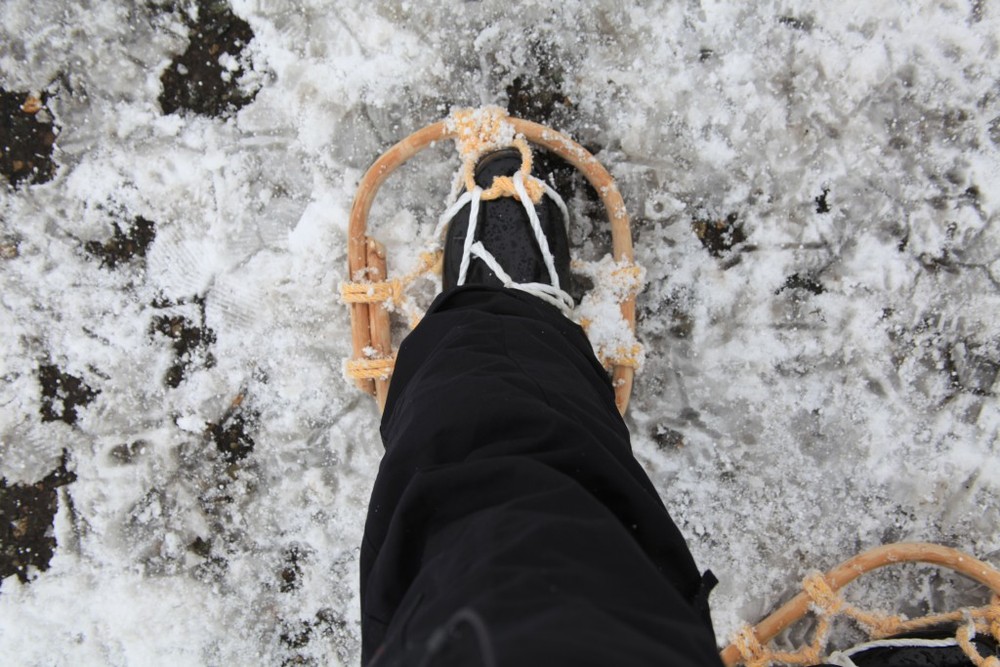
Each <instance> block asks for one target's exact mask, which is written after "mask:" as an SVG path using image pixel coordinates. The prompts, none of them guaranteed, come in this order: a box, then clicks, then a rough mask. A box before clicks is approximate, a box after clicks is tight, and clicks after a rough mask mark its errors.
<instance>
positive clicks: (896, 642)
mask: <svg viewBox="0 0 1000 667" xmlns="http://www.w3.org/2000/svg"><path fill="white" fill-rule="evenodd" d="M911 646H912V647H921V648H947V647H949V646H958V640H956V639H954V638H945V639H918V638H914V639H878V640H875V641H870V642H865V643H863V644H858V645H857V646H852V647H851V648H849V649H846V650H843V651H834V652H833V653H831V654H830V655H829V656H827V658H826V662H827V663H829V664H831V665H838V667H857V665H856V664H855V662H854V660H852V659H851V658H853V657H854V656H855V655H857V654H858V653H863V652H864V651H868V650H870V649H875V648H904V647H911Z"/></svg>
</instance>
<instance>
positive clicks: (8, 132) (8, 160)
mask: <svg viewBox="0 0 1000 667" xmlns="http://www.w3.org/2000/svg"><path fill="white" fill-rule="evenodd" d="M47 101H48V96H47V95H44V94H42V95H36V94H34V93H29V92H24V91H7V90H4V89H3V88H0V174H3V175H4V176H5V177H6V178H7V182H8V183H10V184H11V185H12V186H14V187H17V186H19V185H22V184H24V183H45V182H46V181H49V180H51V179H52V176H53V174H54V173H55V169H56V165H55V162H53V161H52V147H53V146H54V145H55V142H56V135H57V134H58V133H59V129H58V128H57V127H56V126H55V124H54V123H53V121H52V114H51V112H50V111H49V109H48V107H47V106H46V103H47Z"/></svg>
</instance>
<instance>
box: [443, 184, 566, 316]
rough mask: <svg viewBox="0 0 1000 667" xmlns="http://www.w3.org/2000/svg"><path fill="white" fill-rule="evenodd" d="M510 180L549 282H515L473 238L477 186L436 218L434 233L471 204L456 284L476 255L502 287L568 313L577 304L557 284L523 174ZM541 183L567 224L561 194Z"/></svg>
mask: <svg viewBox="0 0 1000 667" xmlns="http://www.w3.org/2000/svg"><path fill="white" fill-rule="evenodd" d="M513 180H514V189H515V191H516V192H517V195H518V198H519V199H520V201H521V205H522V206H524V211H525V213H527V214H528V221H529V222H530V224H531V230H532V232H533V233H534V235H535V241H536V243H538V248H539V250H541V253H542V261H543V262H544V263H545V268H546V269H547V270H548V273H549V282H548V283H541V282H527V283H519V282H516V281H515V280H514V279H513V278H511V277H510V274H509V273H507V271H506V270H504V268H503V267H502V266H501V265H500V262H498V261H497V259H496V257H494V256H493V253H491V252H490V251H489V250H487V249H486V247H485V246H484V245H483V243H482V241H476V240H475V237H476V226H477V224H478V222H479V204H480V202H481V200H482V195H483V188H481V187H480V186H478V185H477V186H476V187H475V188H473V189H472V190H471V191H466V192H465V193H464V194H463V195H462V196H461V197H459V198H458V200H457V201H456V202H455V203H454V204H453V205H452V206H451V207H449V208H448V210H447V211H445V212H444V213H443V214H442V215H441V218H440V219H439V220H438V229H437V234H440V233H441V231H442V230H443V229H444V227H445V226H446V225H447V224H448V223H449V222H451V220H452V218H454V217H455V215H457V214H458V212H459V211H460V210H461V209H462V207H464V206H465V205H466V204H469V203H471V205H472V206H471V208H470V210H469V228H468V231H467V232H466V235H465V245H464V246H463V248H462V261H461V262H460V264H459V268H458V280H457V281H456V282H455V284H456V285H464V284H465V279H466V275H467V273H468V271H469V263H470V262H471V261H472V258H473V257H478V258H479V259H480V260H482V261H483V262H484V263H485V264H486V266H488V267H489V269H490V270H491V271H492V272H493V273H494V274H495V275H496V277H497V279H498V280H499V281H500V282H501V284H503V286H504V287H506V288H508V289H516V290H521V291H522V292H527V293H528V294H531V295H533V296H536V297H538V298H539V299H541V300H543V301H545V302H546V303H549V304H552V305H553V306H555V307H556V308H558V309H559V310H560V311H562V313H563V315H566V316H569V314H570V312H571V311H572V310H573V308H574V307H575V305H576V304H575V303H574V301H573V297H571V296H570V295H569V293H567V292H566V291H565V290H563V289H562V288H561V287H560V284H559V274H558V273H557V272H556V266H555V258H554V257H553V256H552V251H551V250H550V249H549V241H548V239H547V238H546V237H545V234H544V233H543V232H542V224H541V222H540V221H539V219H538V213H537V212H536V211H535V206H534V204H533V203H532V201H531V197H529V196H528V192H527V190H526V189H525V187H524V174H523V173H522V172H520V171H518V172H517V173H516V174H514V179H513ZM542 185H543V187H544V188H545V194H547V195H548V196H549V197H550V198H551V199H552V201H554V202H555V203H556V206H558V207H559V210H560V212H561V213H562V216H563V222H564V223H565V224H568V221H569V212H568V210H567V209H566V203H565V202H564V201H563V199H562V197H560V196H559V193H558V192H556V191H555V190H554V189H552V188H551V187H550V186H549V184H548V183H545V182H544V181H542Z"/></svg>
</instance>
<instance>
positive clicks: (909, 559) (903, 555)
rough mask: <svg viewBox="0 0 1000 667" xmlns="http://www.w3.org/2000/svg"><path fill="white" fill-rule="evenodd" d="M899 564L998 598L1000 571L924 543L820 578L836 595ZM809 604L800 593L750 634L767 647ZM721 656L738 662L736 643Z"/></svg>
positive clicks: (864, 557) (892, 547) (874, 554)
mask: <svg viewBox="0 0 1000 667" xmlns="http://www.w3.org/2000/svg"><path fill="white" fill-rule="evenodd" d="M900 563H926V564H929V565H937V566H940V567H944V568H948V569H950V570H954V571H955V572H958V573H959V574H963V575H965V576H966V577H968V578H970V579H972V580H974V581H976V582H978V583H979V584H982V585H983V586H985V587H986V588H988V589H989V590H991V591H992V592H993V593H994V594H995V595H998V596H1000V571H997V570H996V569H995V568H994V567H993V566H991V565H989V564H988V563H984V562H983V561H981V560H979V559H978V558H975V557H973V556H970V555H969V554H967V553H964V552H962V551H959V550H958V549H952V548H950V547H945V546H941V545H939V544H930V543H926V542H902V543H897V544H886V545H883V546H880V547H875V548H874V549H871V550H869V551H865V552H864V553H861V554H858V555H857V556H854V557H853V558H851V559H849V560H846V561H844V562H843V563H841V564H840V565H838V566H837V567H835V568H833V569H832V570H830V571H829V572H827V573H826V574H825V575H823V578H824V579H825V580H826V583H827V584H828V585H829V586H830V589H831V590H833V591H839V590H840V589H841V588H843V587H844V586H846V585H847V584H849V583H851V582H852V581H854V580H855V579H857V578H858V577H860V576H861V575H863V574H865V573H867V572H871V571H872V570H877V569H878V568H881V567H885V566H886V565H898V564H900ZM811 604H812V600H811V599H810V597H809V595H808V594H807V593H806V592H805V591H802V592H800V593H799V594H798V595H796V596H795V597H793V598H792V599H791V600H789V601H788V602H786V603H785V604H783V605H782V606H781V607H779V608H778V609H777V610H776V611H774V612H773V613H772V614H771V615H770V616H768V617H767V618H765V619H764V620H763V621H761V622H760V623H758V624H757V625H756V626H754V628H753V633H754V635H755V636H756V638H757V641H759V642H760V643H761V644H767V642H769V641H771V640H772V639H774V638H775V637H776V636H777V635H778V634H779V633H780V632H781V631H783V630H784V629H785V628H787V627H789V626H791V625H792V624H794V623H796V622H797V621H799V620H801V619H802V618H803V617H804V616H805V615H806V614H807V613H808V612H809V609H810V606H811ZM721 656H722V662H723V663H724V664H725V665H726V667H732V666H733V665H737V664H739V663H740V661H741V657H740V650H739V647H737V645H736V644H735V643H732V644H730V645H729V646H727V647H726V648H725V649H723V651H722V653H721Z"/></svg>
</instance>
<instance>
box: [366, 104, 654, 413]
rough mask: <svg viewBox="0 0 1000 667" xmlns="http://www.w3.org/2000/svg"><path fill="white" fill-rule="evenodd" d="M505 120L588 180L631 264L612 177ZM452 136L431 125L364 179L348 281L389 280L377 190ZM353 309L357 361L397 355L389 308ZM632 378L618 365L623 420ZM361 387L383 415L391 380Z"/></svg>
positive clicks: (584, 154)
mask: <svg viewBox="0 0 1000 667" xmlns="http://www.w3.org/2000/svg"><path fill="white" fill-rule="evenodd" d="M506 120H507V122H509V123H510V124H511V125H513V126H514V129H515V130H516V131H517V132H518V133H520V134H522V135H524V137H525V138H526V139H527V140H528V141H529V142H531V143H534V144H537V145H539V146H542V147H544V148H546V149H548V150H550V151H552V152H553V153H555V154H556V155H558V156H559V157H561V158H563V159H564V160H566V161H567V162H569V163H570V164H571V165H573V166H574V167H575V168H576V169H578V170H579V171H580V172H581V173H582V174H583V175H584V176H585V177H586V179H587V180H588V181H589V182H590V184H591V185H592V186H593V187H594V189H595V190H596V191H597V194H598V195H599V196H600V198H601V202H602V203H603V204H604V208H605V211H606V212H607V215H608V221H609V222H610V223H611V243H612V253H613V256H614V259H615V261H617V262H628V263H632V261H633V260H634V252H633V248H632V235H631V229H630V227H629V219H628V213H627V211H626V210H625V202H624V201H623V200H622V196H621V194H620V193H619V192H618V187H617V186H616V185H615V182H614V179H613V178H612V177H611V174H609V173H608V171H607V170H606V169H605V168H604V167H603V165H601V163H600V162H598V161H597V159H596V158H595V157H594V156H593V155H591V153H590V152H589V151H587V149H585V148H584V147H583V146H580V145H579V144H577V143H576V142H575V141H573V140H572V139H570V138H569V137H567V136H566V135H564V134H562V133H560V132H557V131H556V130H553V129H551V128H548V127H546V126H544V125H539V124H538V123H533V122H531V121H527V120H522V119H519V118H511V117H509V118H507V119H506ZM454 136H455V134H454V133H453V132H451V131H449V129H448V123H447V121H439V122H437V123H434V124H432V125H428V126H427V127H425V128H423V129H421V130H418V131H416V132H414V133H413V134H411V135H410V136H408V137H406V138H405V139H403V140H402V141H400V142H399V143H397V144H396V145H395V146H393V147H392V148H390V149H389V150H388V151H386V152H385V153H383V154H382V156H381V157H379V158H378V160H376V161H375V163H374V164H373V165H372V166H371V167H370V168H369V169H368V171H367V172H366V173H365V175H364V177H362V179H361V182H360V183H359V184H358V190H357V194H356V195H355V197H354V204H353V206H352V207H351V217H350V222H349V225H348V239H347V263H348V272H349V273H348V279H349V280H358V279H362V280H365V279H366V280H371V281H373V282H375V281H380V280H385V279H386V263H385V250H384V248H382V246H381V245H380V244H379V243H378V242H377V241H375V240H374V239H373V238H372V237H370V236H369V235H368V233H367V224H368V215H369V213H370V212H371V207H372V203H373V202H374V201H375V195H376V194H377V192H378V189H379V188H380V187H381V186H382V184H383V183H384V182H385V180H386V179H387V178H388V177H389V175H390V174H391V173H392V172H393V171H394V170H395V169H396V168H397V167H399V166H400V165H402V164H403V163H405V162H406V161H407V160H409V159H410V158H412V157H413V156H414V155H416V154H417V153H419V152H420V151H422V150H423V149H424V148H427V147H428V146H430V145H432V144H434V143H435V142H437V141H441V140H443V139H450V138H453V137H454ZM635 298H636V295H635V294H632V293H630V294H629V295H628V297H627V298H626V299H625V300H624V301H623V302H622V303H621V312H622V316H623V317H624V319H625V321H626V322H627V323H628V325H629V327H630V328H631V330H632V331H633V332H635ZM350 309H351V332H352V339H353V340H352V342H353V347H354V358H355V359H365V358H366V355H365V350H366V349H374V350H375V351H376V353H377V354H378V355H379V356H381V357H391V355H392V353H393V350H392V341H391V334H390V330H389V329H390V326H389V325H390V323H389V315H388V312H387V311H386V309H385V307H384V306H382V305H381V304H378V303H352V304H351V306H350ZM634 376H635V369H634V368H633V367H632V366H628V365H623V364H616V365H615V366H614V367H613V370H612V381H613V385H614V388H615V404H616V405H617V407H618V411H619V412H620V413H622V414H624V413H625V410H626V408H627V407H628V401H629V397H630V396H631V394H632V382H633V379H634ZM357 383H358V387H359V388H361V389H362V390H364V391H367V392H368V393H371V394H373V395H374V396H375V397H376V400H377V401H378V405H379V410H383V409H384V408H385V399H386V396H387V395H388V391H389V378H384V379H376V380H368V379H361V380H357Z"/></svg>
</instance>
